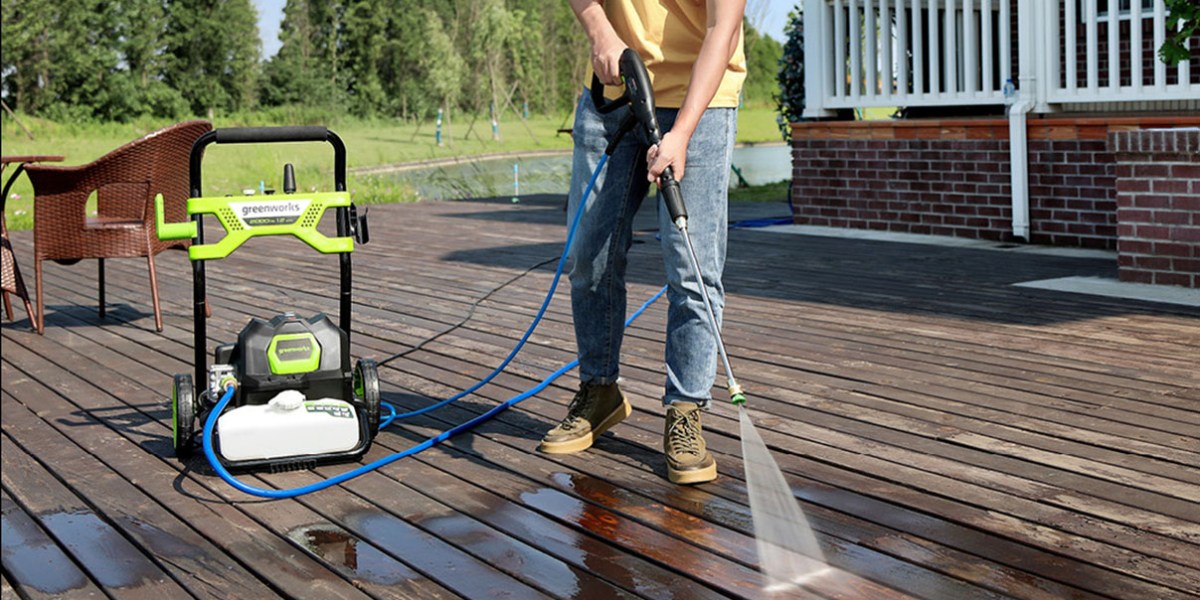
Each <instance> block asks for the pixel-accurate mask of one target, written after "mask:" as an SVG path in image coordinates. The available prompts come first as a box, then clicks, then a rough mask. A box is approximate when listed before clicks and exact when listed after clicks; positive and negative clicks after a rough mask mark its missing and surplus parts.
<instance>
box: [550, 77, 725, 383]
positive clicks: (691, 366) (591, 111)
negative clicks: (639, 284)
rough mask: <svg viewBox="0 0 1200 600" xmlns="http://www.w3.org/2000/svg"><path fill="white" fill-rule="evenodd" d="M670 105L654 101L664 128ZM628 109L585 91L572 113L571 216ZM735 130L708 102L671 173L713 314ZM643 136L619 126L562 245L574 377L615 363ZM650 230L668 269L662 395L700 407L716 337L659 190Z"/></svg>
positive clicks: (712, 374)
mask: <svg viewBox="0 0 1200 600" xmlns="http://www.w3.org/2000/svg"><path fill="white" fill-rule="evenodd" d="M678 112H679V111H678V110H677V109H668V108H660V109H658V112H657V116H658V122H659V126H660V128H661V129H662V131H663V132H667V131H669V130H670V129H671V125H672V124H673V123H674V122H675V116H676V114H677V113H678ZM626 114H628V109H624V108H622V109H619V110H617V111H614V112H612V113H609V114H607V115H601V114H599V113H598V112H596V108H595V105H594V104H592V99H591V97H590V95H589V94H587V93H586V92H585V93H584V94H583V96H582V98H581V99H580V101H579V106H578V109H577V110H576V113H575V129H574V137H575V153H574V158H573V163H572V173H571V190H570V195H569V203H568V220H567V222H568V223H570V222H571V221H572V220H574V218H575V214H576V211H578V210H579V205H580V201H581V200H582V196H583V192H584V190H585V188H586V187H587V182H588V179H589V178H590V177H591V174H592V171H593V170H594V169H595V168H596V164H597V163H598V162H599V161H600V157H601V156H602V155H603V154H604V150H605V148H606V147H607V146H608V142H609V140H610V139H611V136H612V135H615V133H616V131H617V129H618V127H619V125H620V122H621V120H622V119H623V118H624V117H625V115H626ZM736 137H737V109H734V108H710V109H708V110H706V111H705V112H704V116H703V117H701V119H700V124H699V125H698V126H697V127H696V131H695V132H694V133H693V134H692V138H691V141H690V142H689V144H688V151H687V165H686V172H685V173H684V179H683V180H682V181H681V182H680V187H681V189H682V192H683V199H684V202H685V203H686V206H687V212H688V235H689V236H690V237H691V240H692V244H693V245H694V247H695V249H696V254H697V257H698V258H699V261H700V270H701V272H702V275H703V279H704V285H705V286H706V287H707V288H708V296H709V299H710V300H711V301H712V304H713V310H714V311H715V312H716V315H717V320H718V323H719V322H720V318H721V309H722V307H723V306H724V304H725V292H724V288H723V287H722V285H721V272H722V270H723V269H724V267H725V241H726V230H727V227H728V223H727V221H728V217H727V215H728V206H727V204H728V200H729V165H730V162H731V160H732V156H733V144H734V140H735V139H736ZM647 148H648V145H647V144H646V141H645V140H644V139H643V135H642V133H641V132H640V131H638V130H636V129H635V130H634V131H632V132H630V133H628V134H626V135H625V137H624V139H622V140H621V142H620V144H619V145H618V146H617V148H616V149H615V150H614V152H613V154H612V156H611V157H610V158H609V160H608V164H607V165H606V166H605V167H604V170H603V172H602V173H601V174H600V177H599V178H598V179H597V180H596V186H595V189H594V190H593V191H592V196H591V197H590V198H588V199H587V203H586V205H585V208H584V214H583V217H582V218H581V219H580V222H579V229H578V231H576V233H575V241H574V246H573V247H572V249H571V272H570V279H571V308H572V313H573V315H574V321H575V342H576V345H577V346H578V352H579V378H580V380H581V381H583V382H589V383H597V384H607V383H612V382H615V381H616V380H617V377H618V375H619V372H620V364H619V363H620V355H621V339H622V336H623V333H624V323H625V303H626V296H625V268H626V265H627V255H628V253H629V248H630V246H631V245H632V244H633V217H634V215H635V214H637V212H638V208H639V207H640V206H641V204H642V200H643V199H645V197H646V193H647V191H648V189H649V187H648V186H649V185H650V184H649V183H648V182H647V181H646V168H647V166H646V150H647ZM657 202H658V207H659V210H658V230H659V236H660V238H661V240H662V254H663V263H664V266H665V267H666V275H667V285H668V290H667V299H668V301H669V307H668V309H667V340H666V371H667V378H666V387H665V391H664V393H663V403H664V404H671V403H672V402H675V401H678V400H683V401H688V402H695V403H697V404H700V405H702V406H705V407H707V406H708V403H709V401H710V400H711V399H712V386H713V381H714V379H715V378H716V373H717V341H716V338H715V336H714V335H713V333H712V330H711V326H710V325H709V322H708V314H707V312H706V311H705V309H704V301H703V300H702V299H701V297H700V291H699V288H698V287H697V283H696V276H695V274H694V273H693V269H692V264H691V259H690V258H689V257H688V251H687V247H686V246H685V245H684V241H683V236H682V235H681V234H680V232H679V230H678V229H677V228H676V227H675V225H674V224H673V223H672V222H671V219H670V215H668V214H667V210H666V208H665V207H664V206H663V204H662V195H661V194H659V196H658V200H657Z"/></svg>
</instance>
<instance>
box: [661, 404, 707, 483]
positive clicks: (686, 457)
mask: <svg viewBox="0 0 1200 600" xmlns="http://www.w3.org/2000/svg"><path fill="white" fill-rule="evenodd" d="M701 412H703V411H702V410H701V409H700V406H699V405H698V404H695V403H692V402H675V403H674V404H671V405H670V406H668V407H667V423H666V427H665V429H664V431H663V453H665V454H666V455H667V478H668V479H670V480H671V483H684V484H686V483H704V482H706V481H712V480H714V479H716V478H717V461H715V460H713V457H712V454H710V453H709V452H708V449H707V448H706V446H705V444H704V436H703V435H701V432H700V413H701Z"/></svg>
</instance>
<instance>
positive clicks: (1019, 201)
mask: <svg viewBox="0 0 1200 600" xmlns="http://www.w3.org/2000/svg"><path fill="white" fill-rule="evenodd" d="M1009 85H1011V82H1009ZM1006 95H1007V94H1006ZM1030 96H1032V94H1019V95H1017V97H1016V101H1015V102H1014V103H1012V104H1010V105H1009V107H1008V157H1009V163H1010V165H1011V169H1010V173H1009V174H1010V176H1011V178H1012V184H1011V187H1012V234H1013V237H1014V238H1017V239H1019V240H1021V241H1022V242H1026V243H1028V242H1029V129H1028V128H1027V127H1026V120H1025V115H1027V114H1028V113H1029V111H1031V110H1033V105H1034V101H1033V98H1031V97H1030Z"/></svg>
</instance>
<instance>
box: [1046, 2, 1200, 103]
mask: <svg viewBox="0 0 1200 600" xmlns="http://www.w3.org/2000/svg"><path fill="white" fill-rule="evenodd" d="M1043 8H1044V10H1045V13H1046V14H1045V20H1046V21H1048V22H1051V23H1062V25H1063V26H1062V28H1061V31H1062V32H1063V33H1064V35H1063V36H1062V39H1060V36H1059V33H1060V28H1059V27H1053V28H1050V29H1049V31H1048V32H1047V33H1048V34H1049V35H1048V39H1049V46H1050V47H1049V50H1050V52H1049V53H1048V55H1049V59H1050V60H1049V63H1048V65H1047V70H1046V73H1047V75H1048V81H1047V82H1046V85H1045V88H1046V95H1045V100H1046V101H1047V102H1051V103H1067V102H1127V101H1135V100H1186V99H1194V98H1197V97H1200V85H1197V84H1193V83H1192V72H1191V65H1190V64H1189V61H1181V62H1180V63H1179V65H1178V66H1177V67H1167V65H1166V64H1165V63H1163V62H1162V61H1161V60H1159V59H1158V48H1159V47H1161V46H1162V44H1163V41H1164V38H1165V33H1166V16H1167V9H1166V5H1165V4H1164V3H1163V2H1162V0H1081V1H1079V2H1077V1H1076V0H1067V1H1066V2H1045V3H1044V7H1043ZM1080 13H1082V14H1080ZM1114 66H1115V67H1114Z"/></svg>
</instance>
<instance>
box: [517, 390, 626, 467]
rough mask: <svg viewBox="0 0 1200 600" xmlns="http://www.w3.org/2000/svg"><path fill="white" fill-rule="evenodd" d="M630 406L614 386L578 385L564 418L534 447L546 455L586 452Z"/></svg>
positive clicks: (619, 419)
mask: <svg viewBox="0 0 1200 600" xmlns="http://www.w3.org/2000/svg"><path fill="white" fill-rule="evenodd" d="M631 412H633V407H631V406H630V405H629V400H626V399H625V394H622V393H621V388H619V387H617V384H615V383H610V384H608V385H593V384H590V383H581V384H579V391H578V392H575V398H574V399H572V400H571V405H570V406H569V407H567V417H566V418H565V419H563V420H562V423H559V424H558V427H555V428H554V429H551V430H550V431H549V432H548V433H546V436H545V437H543V438H542V445H541V446H540V447H539V448H538V449H539V450H541V451H542V452H546V453H549V454H570V453H572V452H579V451H581V450H587V449H588V448H590V447H591V446H592V442H594V441H596V438H598V437H600V434H602V433H604V432H605V431H608V429H609V428H610V427H612V426H613V425H616V424H617V423H620V422H621V421H622V420H624V419H625V417H628V416H629V413H631Z"/></svg>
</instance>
